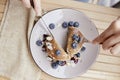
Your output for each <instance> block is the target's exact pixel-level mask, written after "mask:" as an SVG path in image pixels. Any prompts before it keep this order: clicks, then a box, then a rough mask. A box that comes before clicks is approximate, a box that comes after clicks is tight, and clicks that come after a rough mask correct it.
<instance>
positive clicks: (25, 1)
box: [22, 0, 31, 8]
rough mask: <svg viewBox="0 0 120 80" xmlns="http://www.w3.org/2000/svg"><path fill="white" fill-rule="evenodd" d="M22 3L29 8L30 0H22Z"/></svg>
mask: <svg viewBox="0 0 120 80" xmlns="http://www.w3.org/2000/svg"><path fill="white" fill-rule="evenodd" d="M22 2H23V4H24V6H25V7H27V8H30V7H31V4H30V0H22Z"/></svg>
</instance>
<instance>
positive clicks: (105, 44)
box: [102, 34, 120, 50]
mask: <svg viewBox="0 0 120 80" xmlns="http://www.w3.org/2000/svg"><path fill="white" fill-rule="evenodd" d="M119 42H120V34H116V35H113V36H111V37H110V38H108V39H106V40H105V41H104V42H103V44H102V47H103V49H104V50H106V49H109V48H110V47H112V46H114V45H116V44H117V43H119Z"/></svg>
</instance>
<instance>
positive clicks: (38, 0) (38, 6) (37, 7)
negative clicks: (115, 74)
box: [33, 0, 41, 16]
mask: <svg viewBox="0 0 120 80" xmlns="http://www.w3.org/2000/svg"><path fill="white" fill-rule="evenodd" d="M33 1H34V9H35V12H36V15H37V16H40V15H41V0H33Z"/></svg>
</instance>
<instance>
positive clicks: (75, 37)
mask: <svg viewBox="0 0 120 80" xmlns="http://www.w3.org/2000/svg"><path fill="white" fill-rule="evenodd" d="M72 39H73V40H75V41H77V42H78V40H79V36H77V35H76V34H74V35H73V36H72Z"/></svg>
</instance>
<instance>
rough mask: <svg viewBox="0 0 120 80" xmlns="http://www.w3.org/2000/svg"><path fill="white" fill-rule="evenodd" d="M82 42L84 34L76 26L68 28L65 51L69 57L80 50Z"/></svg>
mask: <svg viewBox="0 0 120 80" xmlns="http://www.w3.org/2000/svg"><path fill="white" fill-rule="evenodd" d="M83 43H84V36H83V35H82V33H81V32H80V31H79V29H78V28H76V27H73V26H71V27H69V28H68V40H67V53H68V54H69V55H70V57H74V55H75V54H76V53H78V52H79V51H80V49H81V48H82V45H83Z"/></svg>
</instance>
